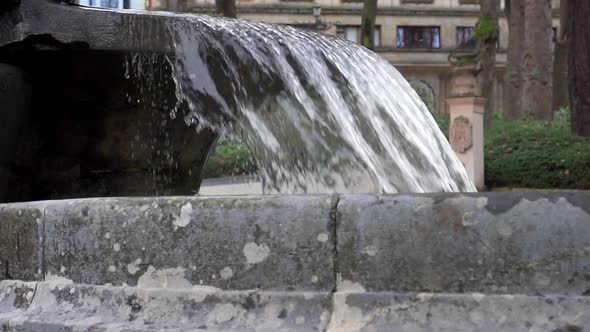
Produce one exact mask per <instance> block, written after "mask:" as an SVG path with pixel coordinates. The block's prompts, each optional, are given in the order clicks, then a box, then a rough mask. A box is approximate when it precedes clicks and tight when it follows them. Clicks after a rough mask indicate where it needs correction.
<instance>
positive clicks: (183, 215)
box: [172, 203, 193, 227]
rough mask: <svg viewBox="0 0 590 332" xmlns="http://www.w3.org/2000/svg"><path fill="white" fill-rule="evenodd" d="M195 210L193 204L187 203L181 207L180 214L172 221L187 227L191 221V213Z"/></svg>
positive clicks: (176, 224)
mask: <svg viewBox="0 0 590 332" xmlns="http://www.w3.org/2000/svg"><path fill="white" fill-rule="evenodd" d="M192 212H193V205H192V204H191V203H186V204H185V205H183V206H182V207H181V208H180V214H179V215H178V216H177V217H175V218H174V220H173V221H172V223H173V224H174V226H176V227H186V225H188V224H189V223H190V222H191V213H192Z"/></svg>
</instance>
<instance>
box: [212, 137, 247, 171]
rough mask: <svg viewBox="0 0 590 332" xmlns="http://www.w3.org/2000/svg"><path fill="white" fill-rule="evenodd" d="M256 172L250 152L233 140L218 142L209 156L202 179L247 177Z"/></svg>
mask: <svg viewBox="0 0 590 332" xmlns="http://www.w3.org/2000/svg"><path fill="white" fill-rule="evenodd" d="M254 172H256V164H255V163H254V161H253V159H252V156H251V153H250V150H249V149H248V147H246V145H244V144H242V143H240V142H238V141H234V140H219V142H217V145H216V147H215V150H214V151H213V153H212V154H211V155H210V156H209V160H208V161H207V165H206V166H205V170H204V172H203V178H217V177H223V176H235V175H247V174H252V173H254Z"/></svg>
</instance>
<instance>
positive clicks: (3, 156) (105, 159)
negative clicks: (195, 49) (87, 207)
mask: <svg viewBox="0 0 590 332" xmlns="http://www.w3.org/2000/svg"><path fill="white" fill-rule="evenodd" d="M173 19H174V17H173V16H171V15H166V14H162V13H160V14H153V13H149V12H129V11H124V12H117V11H109V10H102V9H94V8H82V7H77V6H70V5H64V4H59V3H57V2H54V1H49V0H24V1H21V2H20V5H16V4H15V5H13V6H11V7H5V6H4V5H3V6H2V7H1V9H0V87H1V88H0V105H2V117H3V121H2V123H0V202H10V201H31V200H43V199H60V198H72V197H96V196H149V195H190V194H194V193H195V192H197V191H198V189H199V186H200V182H201V170H202V168H203V166H204V164H205V161H206V158H207V155H208V153H209V150H210V149H211V147H212V145H213V144H214V142H215V140H216V137H217V136H216V134H215V133H214V132H212V131H211V130H208V129H205V130H202V131H200V132H197V131H196V130H195V127H194V126H188V125H187V124H186V123H185V121H184V115H185V114H186V112H187V109H186V108H183V107H180V108H179V109H178V110H177V112H176V114H177V117H176V118H172V117H171V116H170V112H171V110H172V108H173V106H174V105H176V104H177V103H176V97H175V93H174V91H175V85H174V82H173V80H172V78H171V69H170V64H169V62H168V61H167V60H166V57H167V56H168V54H169V52H170V49H171V45H170V42H171V40H172V39H171V38H167V32H166V29H165V26H166V24H167V23H170V21H171V20H173ZM138 58H141V59H142V60H144V62H143V65H144V66H146V67H145V68H142V66H141V65H137V63H135V65H130V63H132V62H133V61H134V60H133V59H138ZM146 59H149V61H148V60H146ZM142 69H145V70H146V71H148V70H149V71H150V72H151V73H153V74H154V75H157V77H158V80H153V81H149V82H148V80H147V79H146V77H144V76H142V75H143V74H142V71H141V70H142Z"/></svg>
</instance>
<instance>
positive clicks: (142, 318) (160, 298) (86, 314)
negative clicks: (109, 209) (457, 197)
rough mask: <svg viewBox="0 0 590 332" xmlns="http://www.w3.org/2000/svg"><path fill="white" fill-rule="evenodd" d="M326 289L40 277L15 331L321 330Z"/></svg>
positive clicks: (328, 309)
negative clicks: (139, 284) (119, 283)
mask: <svg viewBox="0 0 590 332" xmlns="http://www.w3.org/2000/svg"><path fill="white" fill-rule="evenodd" d="M331 309H332V303H331V294H330V293H326V292H308V293H301V292H265V291H221V290H219V289H215V288H212V287H199V286H195V287H191V288H190V289H187V288H184V289H156V288H151V289H144V288H136V287H116V286H95V285H77V284H67V283H63V282H42V283H39V285H38V287H37V292H36V293H35V296H34V299H33V302H32V303H31V307H30V310H29V311H27V312H24V313H21V314H20V315H18V316H16V317H13V318H12V319H10V320H9V321H8V323H7V324H9V325H10V326H11V328H12V330H15V331H23V332H24V331H97V332H99V331H114V330H124V331H130V332H131V331H137V332H139V331H142V332H143V331H200V330H206V331H268V332H275V331H323V330H325V327H326V326H327V324H328V320H329V318H330V313H331Z"/></svg>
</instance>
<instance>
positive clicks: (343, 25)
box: [151, 0, 559, 112]
mask: <svg viewBox="0 0 590 332" xmlns="http://www.w3.org/2000/svg"><path fill="white" fill-rule="evenodd" d="M236 1H237V6H238V17H239V18H240V19H245V20H255V21H262V22H269V23H276V24H290V25H295V26H300V27H303V28H308V29H316V28H315V27H317V28H318V29H319V30H322V32H325V33H329V34H335V35H339V36H341V37H343V38H347V39H349V40H352V41H355V42H358V40H359V38H360V24H361V12H362V7H363V2H362V0H315V1H313V0H236ZM552 2H553V8H554V13H555V15H554V18H553V26H554V30H555V32H557V30H558V29H559V19H558V17H557V13H558V12H559V11H558V9H559V0H552ZM151 3H152V7H151V8H152V9H163V10H168V9H170V10H176V11H183V12H192V13H211V12H212V10H213V8H214V5H215V0H151ZM314 4H317V5H319V6H321V21H322V23H323V24H321V26H317V24H316V18H315V17H314V15H313V6H314ZM501 7H502V9H503V8H504V0H501ZM478 17H479V0H378V12H377V20H376V31H375V40H376V51H377V52H378V53H379V54H380V55H381V56H382V57H383V58H385V59H387V60H388V61H389V62H391V63H392V64H393V65H394V66H395V67H396V68H397V69H398V70H399V71H400V72H401V73H402V74H403V75H404V76H405V77H406V79H408V81H410V83H412V85H413V86H414V87H415V88H416V90H417V91H418V92H419V93H420V95H421V96H422V97H423V99H425V101H426V103H427V105H428V106H429V107H430V108H431V110H432V111H433V112H447V106H446V102H445V100H446V98H448V96H449V92H450V90H451V87H450V81H451V80H450V76H451V67H450V65H449V62H448V57H449V54H450V52H453V51H458V50H461V49H469V48H473V47H474V46H475V43H474V42H473V39H472V38H473V30H474V26H475V24H476V22H477V20H478ZM499 28H500V29H499V32H500V34H499V42H498V53H497V59H496V60H497V61H496V63H497V71H498V75H497V77H498V80H497V84H496V88H495V98H496V100H497V102H496V103H495V104H496V111H497V112H502V96H503V85H504V84H503V78H504V72H505V68H506V49H507V47H508V22H507V20H506V17H505V16H504V15H501V18H500V21H499Z"/></svg>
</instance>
